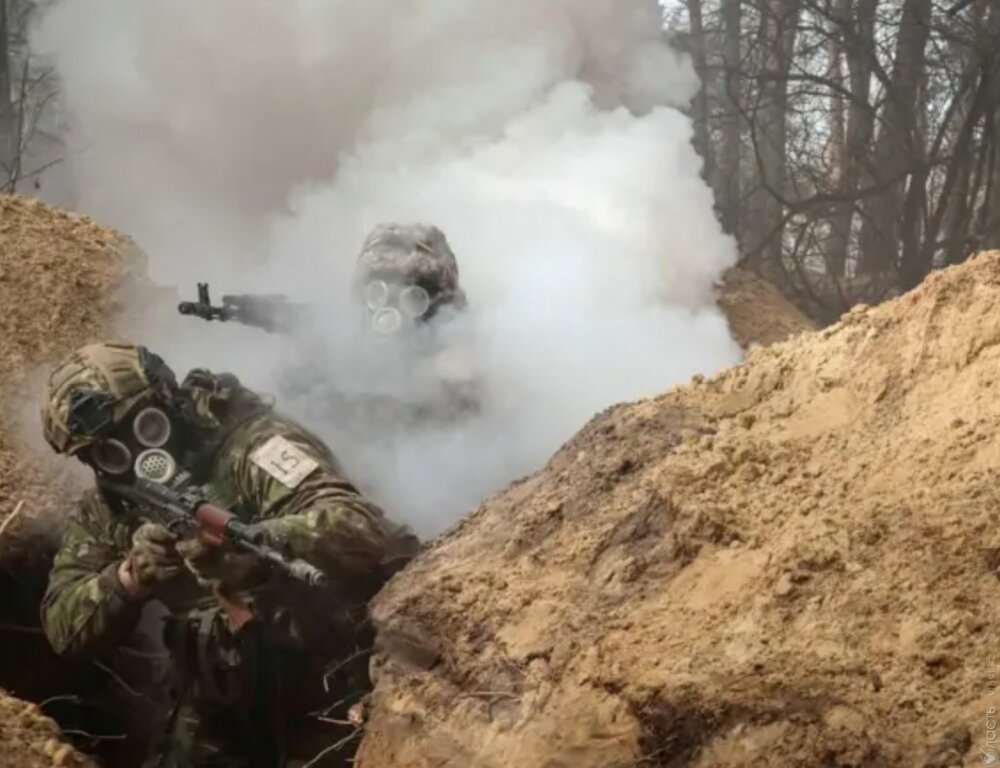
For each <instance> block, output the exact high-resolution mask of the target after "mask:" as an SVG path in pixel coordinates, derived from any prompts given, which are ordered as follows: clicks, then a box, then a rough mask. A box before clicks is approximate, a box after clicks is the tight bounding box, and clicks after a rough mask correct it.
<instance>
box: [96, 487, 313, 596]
mask: <svg viewBox="0 0 1000 768" xmlns="http://www.w3.org/2000/svg"><path fill="white" fill-rule="evenodd" d="M101 485H102V486H103V487H104V488H106V489H108V490H109V491H111V492H112V493H115V494H117V495H119V496H121V497H122V498H123V499H126V500H128V501H130V502H132V503H133V504H136V505H138V506H139V507H141V508H143V509H144V510H148V511H150V512H151V513H152V514H153V516H154V517H155V518H156V521H157V522H159V523H161V524H162V525H163V526H165V527H166V528H167V529H168V530H170V531H171V532H173V533H189V532H191V531H196V532H197V534H198V536H199V538H200V539H201V540H202V542H204V543H205V544H208V545H211V546H222V545H223V544H229V545H231V546H233V547H235V548H236V549H241V550H243V551H244V552H249V553H251V554H253V555H256V556H257V557H258V558H259V559H260V560H261V561H263V562H265V563H268V564H269V565H271V566H273V567H275V568H277V569H278V570H280V571H281V572H282V573H284V574H286V575H288V576H290V577H291V578H293V579H297V580H298V581H302V582H305V583H306V584H308V585H310V586H313V587H321V586H323V585H324V584H325V583H326V576H325V575H324V573H323V572H322V571H321V570H319V569H318V568H316V567H315V566H314V565H311V564H310V563H307V562H306V561H305V560H301V559H298V558H295V559H289V558H286V557H285V556H284V555H283V554H281V552H279V551H278V550H276V549H275V548H274V547H271V546H268V545H267V544H266V543H265V542H264V541H262V540H261V537H260V536H256V535H255V534H254V531H253V527H252V526H249V525H247V524H246V523H244V522H243V521H241V520H240V519H239V518H238V517H236V515H234V514H233V513H232V512H230V511H229V510H226V509H222V508H221V507H217V506H215V505H214V504H212V503H211V502H209V501H208V500H207V499H206V498H205V497H204V496H203V495H202V494H201V493H200V492H199V489H198V488H197V487H195V486H190V487H187V488H184V489H182V490H180V491H176V490H174V489H172V488H170V487H168V486H166V485H163V484H162V483H157V482H153V481H152V480H146V479H144V478H136V481H135V484H134V485H126V484H123V483H114V482H109V481H105V482H102V483H101Z"/></svg>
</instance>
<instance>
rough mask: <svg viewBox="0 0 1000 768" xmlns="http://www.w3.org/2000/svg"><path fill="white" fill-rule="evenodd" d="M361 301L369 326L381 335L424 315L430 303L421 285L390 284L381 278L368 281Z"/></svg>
mask: <svg viewBox="0 0 1000 768" xmlns="http://www.w3.org/2000/svg"><path fill="white" fill-rule="evenodd" d="M364 300H365V307H366V308H367V309H368V311H369V313H370V315H369V316H370V322H371V326H372V329H373V330H374V331H375V332H376V333H378V334H380V335H383V336H388V335H392V334H394V333H397V332H398V331H399V330H400V329H401V328H402V327H403V326H404V325H405V324H407V323H414V322H416V321H417V320H419V319H420V318H422V317H423V316H424V315H426V314H427V312H428V310H430V308H431V304H432V300H431V296H430V294H429V293H428V292H427V290H426V289H425V288H423V287H422V286H419V285H398V284H390V283H387V282H385V281H384V280H372V281H371V282H369V283H367V284H366V285H365V288H364Z"/></svg>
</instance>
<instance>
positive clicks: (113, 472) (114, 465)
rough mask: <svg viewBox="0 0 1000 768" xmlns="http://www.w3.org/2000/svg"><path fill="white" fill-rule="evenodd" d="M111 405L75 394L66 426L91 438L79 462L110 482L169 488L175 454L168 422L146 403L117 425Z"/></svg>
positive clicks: (175, 466)
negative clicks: (146, 482) (137, 481)
mask: <svg viewBox="0 0 1000 768" xmlns="http://www.w3.org/2000/svg"><path fill="white" fill-rule="evenodd" d="M113 405H114V402H113V400H112V399H111V398H109V397H108V396H106V395H103V394H101V393H93V392H80V393H74V398H73V401H72V403H71V406H70V424H71V425H72V427H73V429H74V430H75V431H77V433H79V434H86V435H90V436H93V437H94V441H93V442H92V443H91V444H90V445H89V446H88V447H87V450H86V453H85V454H84V455H83V456H81V458H83V459H84V460H85V461H86V463H88V464H90V465H91V466H92V467H93V468H94V470H95V471H96V472H98V473H99V474H102V475H105V476H107V477H109V478H114V479H116V480H128V479H130V478H141V479H144V480H151V481H153V482H157V483H168V482H169V481H170V480H171V479H173V478H174V477H175V476H176V475H177V474H178V461H177V458H176V456H177V455H178V448H179V440H178V434H177V430H176V429H175V425H174V423H173V421H172V420H171V418H170V416H169V415H168V414H167V412H166V411H165V410H164V409H163V408H161V407H159V405H157V404H155V402H150V401H149V400H147V401H144V402H141V403H139V404H137V405H136V406H135V407H134V408H132V410H131V411H130V412H129V413H128V414H126V415H125V418H123V419H122V420H121V421H120V423H118V424H117V425H116V424H114V423H113V421H112V418H111V415H112V407H113Z"/></svg>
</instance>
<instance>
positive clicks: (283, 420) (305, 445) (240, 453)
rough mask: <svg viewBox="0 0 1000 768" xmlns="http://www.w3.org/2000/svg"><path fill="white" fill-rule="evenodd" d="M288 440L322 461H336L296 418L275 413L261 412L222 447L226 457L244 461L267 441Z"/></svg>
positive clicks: (243, 425) (233, 434) (230, 459)
mask: <svg viewBox="0 0 1000 768" xmlns="http://www.w3.org/2000/svg"><path fill="white" fill-rule="evenodd" d="M282 441H287V442H288V443H291V444H292V445H294V446H296V447H297V448H298V449H299V450H303V451H305V452H306V453H308V454H310V455H312V456H313V457H314V458H315V459H316V460H318V461H319V462H320V463H331V464H333V463H335V462H334V458H333V452H332V450H331V449H330V447H329V446H328V445H327V444H326V442H325V441H324V440H323V439H322V438H320V437H319V436H318V435H316V434H315V433H314V432H312V431H311V430H309V429H307V428H306V427H304V426H302V425H301V424H299V423H298V422H297V421H295V420H293V419H290V418H288V417H286V416H283V415H281V414H278V413H276V412H273V411H271V412H268V413H263V414H260V415H258V416H256V417H254V418H252V419H249V420H247V421H246V422H244V423H243V424H240V425H239V426H238V427H237V428H236V429H234V430H233V432H232V434H231V435H230V436H229V438H228V439H227V440H226V443H225V445H224V446H223V454H224V455H223V459H224V460H226V461H230V462H240V461H244V460H246V459H247V458H249V457H250V455H251V454H253V453H255V452H257V451H258V450H261V449H262V448H264V447H265V446H266V445H267V444H268V443H280V442H282Z"/></svg>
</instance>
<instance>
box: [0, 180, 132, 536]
mask: <svg viewBox="0 0 1000 768" xmlns="http://www.w3.org/2000/svg"><path fill="white" fill-rule="evenodd" d="M130 247H132V246H131V244H130V242H129V241H128V240H127V239H125V238H123V237H122V236H121V235H119V234H118V233H117V232H115V231H114V230H111V229H108V228H107V227H102V226H100V225H99V224H96V223H95V222H93V221H92V220H90V219H88V218H86V217H85V216H78V215H76V214H72V213H67V212H65V211H61V210H59V209H57V208H52V207H50V206H47V205H44V204H42V203H39V202H37V201H35V200H30V199H27V198H23V197H18V196H11V195H3V196H0V306H2V307H3V312H2V313H0V387H3V389H4V393H5V395H6V397H5V403H6V406H7V407H6V409H5V411H4V412H3V413H2V414H0V416H2V417H3V422H2V424H3V425H5V426H3V428H2V429H0V520H2V519H4V518H6V517H7V516H8V515H9V514H10V513H12V512H13V511H14V510H15V509H16V508H17V506H18V504H20V502H21V501H23V502H24V504H23V505H22V507H21V512H22V513H25V514H28V515H29V516H30V515H31V513H32V512H34V511H35V510H37V509H39V508H40V507H41V506H42V504H40V502H43V501H48V500H50V498H51V496H50V493H49V487H50V484H51V483H50V479H49V478H48V477H46V476H45V474H44V473H42V472H40V471H39V468H38V467H37V466H35V465H33V464H31V462H30V461H26V460H25V459H24V458H22V457H21V456H20V455H19V454H18V453H16V452H15V450H14V441H13V440H12V432H13V431H14V427H13V424H14V419H13V418H12V417H13V415H14V414H12V413H11V411H12V409H13V408H19V407H22V406H23V403H24V398H32V399H34V398H33V397H32V396H33V395H35V393H34V392H28V391H26V389H27V387H28V385H29V384H35V383H37V382H35V381H34V380H32V379H31V374H32V373H33V372H35V371H36V370H37V368H38V366H40V365H41V364H43V363H47V362H51V361H52V360H53V359H55V358H58V357H60V356H61V355H64V354H66V353H67V352H68V351H70V350H72V349H74V348H76V347H77V346H79V345H80V344H83V343H85V342H86V341H88V340H92V339H94V338H97V337H98V336H100V335H101V331H102V329H104V328H105V319H106V318H107V317H109V316H110V314H111V313H112V312H113V311H114V309H115V304H114V293H115V291H114V288H115V287H116V285H117V283H118V281H119V280H120V279H121V276H122V271H123V268H124V264H125V258H126V257H125V254H126V252H127V251H128V249H129V248H130Z"/></svg>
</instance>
